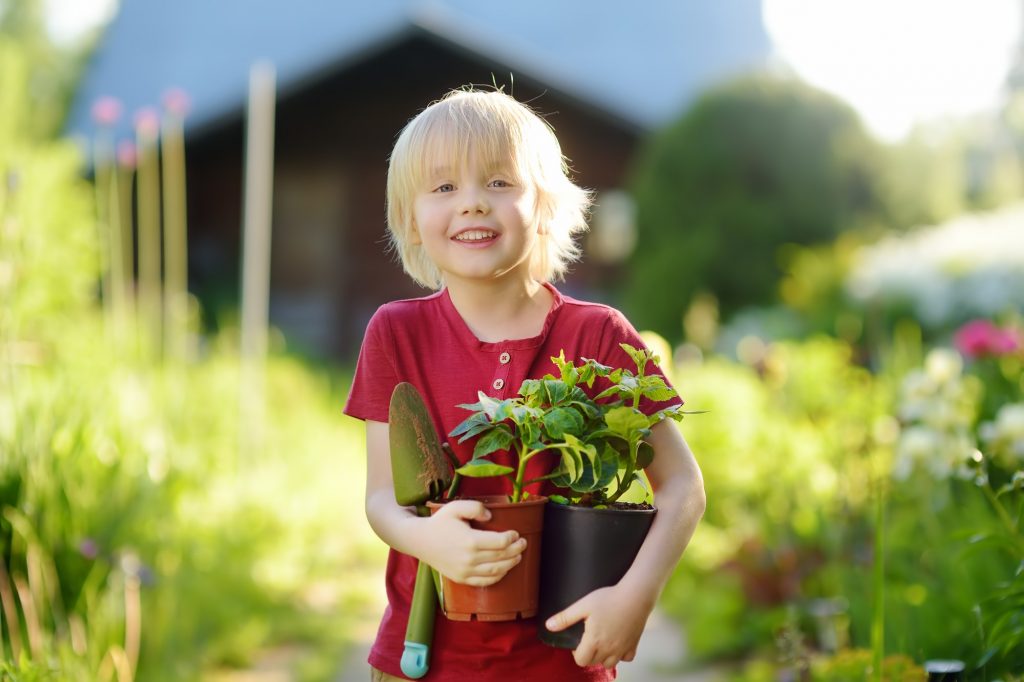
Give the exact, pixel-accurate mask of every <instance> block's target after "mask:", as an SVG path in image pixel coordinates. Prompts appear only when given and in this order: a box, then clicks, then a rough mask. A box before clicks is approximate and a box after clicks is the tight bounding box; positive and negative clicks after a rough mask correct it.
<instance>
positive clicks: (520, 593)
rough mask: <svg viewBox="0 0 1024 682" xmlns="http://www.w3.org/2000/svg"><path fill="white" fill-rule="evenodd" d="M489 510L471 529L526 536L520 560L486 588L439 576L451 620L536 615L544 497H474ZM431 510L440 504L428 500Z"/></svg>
mask: <svg viewBox="0 0 1024 682" xmlns="http://www.w3.org/2000/svg"><path fill="white" fill-rule="evenodd" d="M469 499H474V500H479V501H480V502H483V503H484V505H485V506H486V507H487V508H488V509H489V510H490V511H491V519H490V521H486V522H479V521H473V522H471V525H472V527H473V528H476V529H479V530H492V531H498V532H504V531H508V530H514V531H516V532H517V533H519V536H520V537H524V538H526V550H525V551H524V552H523V560H522V561H520V562H519V563H518V564H516V565H515V566H514V567H513V568H512V570H510V571H509V572H508V573H506V574H505V577H504V578H502V579H501V580H499V581H498V582H497V583H495V584H494V585H490V586H488V587H473V586H470V585H462V584H460V583H456V582H453V581H451V580H449V579H447V578H445V577H444V576H442V577H441V592H442V594H441V603H442V608H443V610H444V614H445V615H446V616H447V617H448V618H450V619H451V620H485V621H500V620H515V619H516V618H530V617H531V616H535V615H536V614H537V605H538V594H539V578H540V558H541V543H542V534H541V530H542V528H543V524H544V507H545V504H546V503H547V498H546V497H542V496H538V497H531V498H529V499H527V500H524V501H523V502H518V503H516V504H512V503H511V502H508V501H507V498H506V497H505V496H504V495H493V496H486V497H473V498H469ZM427 505H428V506H429V507H430V509H431V513H436V512H437V510H438V509H440V508H441V506H442V505H441V504H437V503H434V502H428V503H427Z"/></svg>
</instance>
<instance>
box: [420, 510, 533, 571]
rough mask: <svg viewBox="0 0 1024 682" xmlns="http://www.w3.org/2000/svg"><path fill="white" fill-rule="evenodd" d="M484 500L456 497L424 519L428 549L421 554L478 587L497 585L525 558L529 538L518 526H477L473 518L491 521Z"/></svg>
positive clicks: (433, 564)
mask: <svg viewBox="0 0 1024 682" xmlns="http://www.w3.org/2000/svg"><path fill="white" fill-rule="evenodd" d="M490 518H491V512H490V511H488V510H487V508H486V507H485V506H484V505H483V504H481V503H480V502H474V501H472V500H456V501H454V502H449V503H448V504H446V505H444V506H443V507H442V508H441V509H439V510H437V512H436V513H434V515H433V516H431V517H430V518H429V519H424V524H423V525H424V527H425V529H426V530H424V537H423V541H424V542H425V545H426V547H425V549H424V551H423V555H422V556H421V557H420V558H421V559H423V560H424V561H426V562H427V563H428V564H430V565H431V566H432V567H433V568H435V569H437V570H438V571H439V572H440V573H441V574H442V575H444V576H445V577H447V578H448V579H450V580H453V581H455V582H457V583H462V584H464V585H472V586H474V587H486V586H488V585H493V584H494V583H496V582H498V581H499V580H501V579H502V578H504V577H505V574H506V573H508V572H509V571H510V570H511V569H512V567H513V566H515V565H516V564H518V563H519V562H520V561H521V560H522V554H523V550H525V549H526V538H521V537H519V533H517V532H515V531H514V530H510V531H505V532H501V533H496V532H494V531H487V530H476V529H474V528H471V527H470V525H469V522H470V521H487V520H489V519H490Z"/></svg>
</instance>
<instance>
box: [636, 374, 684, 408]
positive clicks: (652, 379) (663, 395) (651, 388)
mask: <svg viewBox="0 0 1024 682" xmlns="http://www.w3.org/2000/svg"><path fill="white" fill-rule="evenodd" d="M640 392H641V394H643V396H644V397H645V398H647V399H649V400H653V401H654V402H656V403H660V402H662V401H664V400H670V399H672V398H675V397H676V392H675V389H672V388H669V387H668V385H667V384H665V380H664V379H663V378H661V377H660V376H658V375H657V374H652V375H651V376H649V377H644V378H643V379H641V380H640Z"/></svg>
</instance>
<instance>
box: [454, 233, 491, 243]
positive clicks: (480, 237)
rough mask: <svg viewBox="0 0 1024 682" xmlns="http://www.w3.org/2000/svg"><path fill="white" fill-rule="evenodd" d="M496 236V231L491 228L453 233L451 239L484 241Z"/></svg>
mask: <svg viewBox="0 0 1024 682" xmlns="http://www.w3.org/2000/svg"><path fill="white" fill-rule="evenodd" d="M497 236H498V233H497V232H492V231H491V230H466V231H465V232H460V233H459V234H457V235H455V237H453V239H455V241H457V242H485V241H488V240H490V239H494V238H496V237H497Z"/></svg>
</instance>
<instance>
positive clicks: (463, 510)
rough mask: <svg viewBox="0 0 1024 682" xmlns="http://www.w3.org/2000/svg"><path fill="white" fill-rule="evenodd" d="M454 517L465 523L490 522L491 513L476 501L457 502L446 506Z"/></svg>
mask: <svg viewBox="0 0 1024 682" xmlns="http://www.w3.org/2000/svg"><path fill="white" fill-rule="evenodd" d="M444 508H445V510H447V511H448V512H449V513H450V514H451V515H452V516H454V517H455V518H457V519H462V520H464V521H490V519H491V512H490V510H488V509H487V507H485V506H484V505H483V503H482V502H477V501H476V500H455V501H454V502H449V503H448V504H446V505H444Z"/></svg>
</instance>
